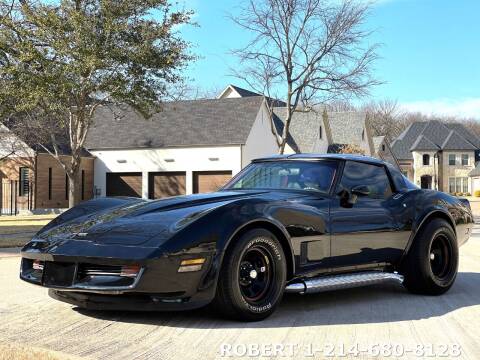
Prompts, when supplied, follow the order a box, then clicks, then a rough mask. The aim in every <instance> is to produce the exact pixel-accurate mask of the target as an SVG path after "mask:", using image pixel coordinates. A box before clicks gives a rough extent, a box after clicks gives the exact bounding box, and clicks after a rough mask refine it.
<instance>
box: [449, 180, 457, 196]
mask: <svg viewBox="0 0 480 360" xmlns="http://www.w3.org/2000/svg"><path fill="white" fill-rule="evenodd" d="M448 192H449V193H450V194H453V193H454V192H456V191H455V178H454V177H451V178H448Z"/></svg>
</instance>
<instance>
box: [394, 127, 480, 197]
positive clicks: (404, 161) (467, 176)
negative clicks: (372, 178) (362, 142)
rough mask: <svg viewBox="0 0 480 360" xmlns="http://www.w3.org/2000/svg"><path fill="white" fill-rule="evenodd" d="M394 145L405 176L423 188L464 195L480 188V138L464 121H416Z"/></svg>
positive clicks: (395, 153)
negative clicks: (477, 167)
mask: <svg viewBox="0 0 480 360" xmlns="http://www.w3.org/2000/svg"><path fill="white" fill-rule="evenodd" d="M391 148H392V151H393V153H394V155H395V157H396V158H397V159H398V162H399V165H400V168H401V171H402V172H403V173H404V175H405V176H407V177H408V178H409V179H410V180H411V181H413V182H414V183H415V184H417V185H419V186H420V187H422V188H427V189H438V190H440V191H445V192H449V193H464V194H468V193H473V192H474V191H475V190H476V189H480V180H477V179H479V178H480V175H477V173H479V174H480V171H479V170H478V169H476V167H475V164H476V163H477V161H478V160H479V152H480V139H479V138H478V137H477V136H475V135H474V134H473V133H472V132H470V131H468V130H467V129H466V128H465V127H464V126H463V125H462V124H458V123H443V122H440V121H436V120H431V121H423V122H414V123H412V124H411V125H410V126H409V127H408V128H407V129H405V131H404V132H403V133H402V134H400V136H399V137H398V138H397V139H395V140H394V141H393V142H392V144H391Z"/></svg>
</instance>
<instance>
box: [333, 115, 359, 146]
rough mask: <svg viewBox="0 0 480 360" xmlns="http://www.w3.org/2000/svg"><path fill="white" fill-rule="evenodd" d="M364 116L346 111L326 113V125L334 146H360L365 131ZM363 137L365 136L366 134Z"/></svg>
mask: <svg viewBox="0 0 480 360" xmlns="http://www.w3.org/2000/svg"><path fill="white" fill-rule="evenodd" d="M365 121H366V114H365V113H363V112H356V111H346V112H331V113H328V123H329V126H330V131H331V134H332V142H333V143H334V144H354V145H360V141H359V140H360V139H362V133H363V131H364V130H365V125H366V124H365ZM364 136H367V135H366V134H365V135H364Z"/></svg>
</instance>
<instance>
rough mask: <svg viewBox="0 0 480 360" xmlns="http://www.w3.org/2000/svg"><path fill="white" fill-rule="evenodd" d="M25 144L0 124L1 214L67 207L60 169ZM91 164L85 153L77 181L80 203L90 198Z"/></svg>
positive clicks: (53, 162) (64, 182) (90, 159)
mask: <svg viewBox="0 0 480 360" xmlns="http://www.w3.org/2000/svg"><path fill="white" fill-rule="evenodd" d="M27 142H28V140H26V139H21V138H19V137H18V136H17V135H16V134H14V133H13V132H12V131H10V130H9V129H8V128H7V127H6V126H5V125H1V128H0V159H1V160H0V181H1V187H0V192H1V196H0V199H1V209H2V213H11V212H21V211H24V210H40V209H56V208H67V207H68V181H67V176H66V174H65V172H64V170H63V169H62V167H61V166H60V164H59V163H58V162H57V160H56V159H55V158H54V157H52V156H51V155H50V154H48V152H46V151H45V150H43V149H41V148H39V147H38V146H34V145H32V144H30V145H29V144H28V143H27ZM61 156H64V157H65V158H68V156H69V155H68V153H67V152H66V151H64V154H63V155H61ZM66 160H68V159H66ZM93 164H94V158H93V156H91V155H90V154H89V153H88V152H86V151H85V152H84V156H83V157H82V160H81V170H80V179H79V181H80V186H79V191H80V192H81V194H80V197H81V199H84V200H87V199H91V198H92V196H93ZM15 210H16V211H15Z"/></svg>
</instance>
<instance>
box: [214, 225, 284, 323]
mask: <svg viewBox="0 0 480 360" xmlns="http://www.w3.org/2000/svg"><path fill="white" fill-rule="evenodd" d="M234 241H235V242H236V243H235V244H234V245H233V246H232V247H231V248H229V249H228V251H227V253H226V254H225V258H224V261H223V265H222V269H221V272H220V277H219V280H218V287H217V293H216V297H215V301H214V305H216V307H217V309H219V310H220V311H221V312H222V313H223V314H224V315H226V316H228V317H231V318H235V319H239V320H244V321H257V320H262V319H264V318H266V317H267V316H269V315H270V314H271V313H273V311H274V310H275V308H276V306H277V305H278V303H279V302H280V300H281V299H282V295H283V291H284V289H285V279H286V261H285V255H284V253H283V249H282V246H281V244H280V242H279V241H278V239H277V238H276V237H275V235H273V234H272V233H271V232H269V231H267V230H264V229H253V230H250V231H248V232H246V233H245V234H244V235H242V236H241V237H240V238H239V239H237V240H234Z"/></svg>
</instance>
